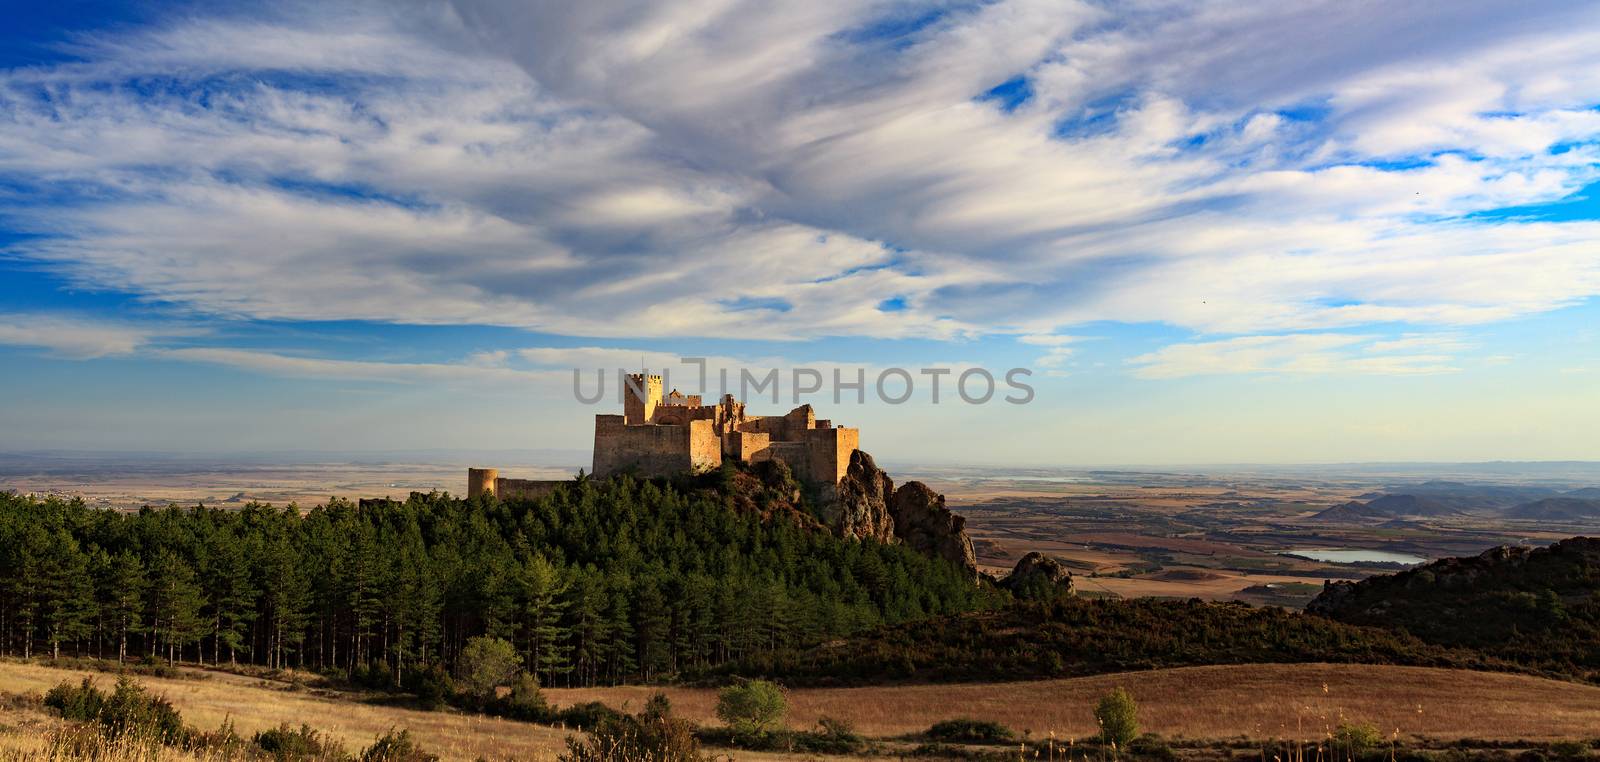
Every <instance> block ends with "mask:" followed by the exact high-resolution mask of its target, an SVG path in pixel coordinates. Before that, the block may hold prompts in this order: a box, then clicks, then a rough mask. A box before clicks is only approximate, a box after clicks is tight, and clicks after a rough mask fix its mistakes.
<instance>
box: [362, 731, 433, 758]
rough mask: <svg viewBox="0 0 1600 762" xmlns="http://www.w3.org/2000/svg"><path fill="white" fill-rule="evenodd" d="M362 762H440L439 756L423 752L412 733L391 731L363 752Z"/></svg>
mask: <svg viewBox="0 0 1600 762" xmlns="http://www.w3.org/2000/svg"><path fill="white" fill-rule="evenodd" d="M358 759H359V760H360V761H361V762H438V759H439V757H438V755H435V754H429V753H428V752H426V751H423V750H422V747H421V746H419V745H418V744H417V742H416V740H415V739H413V738H412V737H411V731H409V730H404V729H402V730H400V731H399V732H398V733H397V732H395V731H394V730H393V729H391V730H390V731H389V732H387V733H384V734H383V735H381V736H379V737H378V739H377V740H375V741H373V742H372V745H371V746H368V747H367V748H365V749H362V750H361V756H360V757H358Z"/></svg>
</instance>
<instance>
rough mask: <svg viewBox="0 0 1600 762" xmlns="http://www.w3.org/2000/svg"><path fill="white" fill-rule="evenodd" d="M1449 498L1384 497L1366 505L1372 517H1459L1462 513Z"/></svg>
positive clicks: (1422, 496) (1423, 496)
mask: <svg viewBox="0 0 1600 762" xmlns="http://www.w3.org/2000/svg"><path fill="white" fill-rule="evenodd" d="M1456 502H1457V501H1455V500H1453V499H1449V498H1438V497H1430V496H1427V495H1409V494H1408V495H1384V496H1383V497H1380V498H1378V499H1376V500H1373V501H1371V502H1369V503H1367V505H1366V510H1367V511H1368V512H1369V513H1370V514H1371V515H1374V516H1387V517H1395V516H1459V515H1461V514H1462V513H1463V511H1462V510H1461V508H1459V507H1458V506H1457V505H1456V504H1455V503H1456Z"/></svg>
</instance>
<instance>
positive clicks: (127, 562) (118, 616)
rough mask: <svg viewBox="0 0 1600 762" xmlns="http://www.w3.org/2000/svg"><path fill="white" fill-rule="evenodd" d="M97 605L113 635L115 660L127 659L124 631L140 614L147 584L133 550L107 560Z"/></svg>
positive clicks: (125, 634) (127, 632) (125, 631)
mask: <svg viewBox="0 0 1600 762" xmlns="http://www.w3.org/2000/svg"><path fill="white" fill-rule="evenodd" d="M104 582H105V585H104V588H103V590H102V593H101V607H102V609H101V610H102V611H103V612H104V614H105V617H106V618H107V620H109V622H110V624H111V629H112V632H113V633H114V634H115V635H116V638H117V663H118V664H121V663H123V662H124V661H127V659H128V634H129V633H130V632H132V631H133V630H134V628H135V627H136V626H137V625H138V623H139V619H140V615H141V614H143V613H144V596H145V592H146V590H147V589H148V587H149V584H148V582H147V581H146V580H145V574H144V563H143V562H141V561H140V560H139V556H138V555H137V554H135V553H134V552H133V551H130V550H124V551H122V552H120V553H118V554H117V555H116V557H115V558H113V559H111V571H110V574H108V575H107V577H106V579H105V580H104Z"/></svg>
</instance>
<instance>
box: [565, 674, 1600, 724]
mask: <svg viewBox="0 0 1600 762" xmlns="http://www.w3.org/2000/svg"><path fill="white" fill-rule="evenodd" d="M1117 686H1122V687H1125V688H1127V689H1128V690H1129V691H1131V692H1132V693H1133V695H1134V697H1135V698H1136V699H1137V700H1138V702H1139V706H1140V716H1141V718H1142V721H1143V725H1144V727H1145V729H1146V730H1148V731H1152V732H1156V733H1161V734H1163V735H1166V736H1170V737H1184V738H1190V739H1222V738H1234V737H1239V736H1247V737H1253V738H1294V737H1297V736H1298V737H1301V738H1307V739H1311V738H1316V737H1318V736H1320V735H1322V734H1323V733H1324V732H1325V729H1327V728H1331V727H1332V726H1336V725H1337V724H1338V722H1339V718H1340V717H1341V716H1343V717H1345V718H1347V719H1349V720H1352V721H1358V722H1372V723H1375V724H1376V725H1378V726H1379V727H1381V728H1383V729H1384V731H1385V732H1386V733H1388V732H1390V731H1393V730H1399V731H1400V734H1401V736H1402V737H1424V736H1425V737H1432V738H1443V739H1452V740H1454V739H1458V738H1478V739H1497V740H1519V739H1525V740H1540V739H1561V738H1574V737H1585V738H1587V737H1592V736H1600V687H1593V686H1586V685H1576V684H1573V683H1565V682H1559V681H1554V680H1542V679H1539V678H1532V677H1524V676H1520V675H1504V674H1495V673H1486V672H1465V671H1459V670H1445V669H1428V668H1417V667H1384V666H1359V665H1358V666H1351V665H1331V664H1266V665H1247V666H1228V667H1190V668H1184V669H1168V670H1155V671H1150V672H1132V673H1123V674H1117V675H1101V676H1096V677H1087V678H1074V679H1069V680H1041V681H1033V682H1017V683H984V684H968V685H915V686H892V687H881V688H838V689H807V690H794V691H790V693H789V702H790V714H789V724H790V725H791V726H792V727H795V728H804V727H809V726H811V725H813V724H815V723H816V721H817V719H818V718H819V717H824V716H831V717H840V718H844V719H847V720H850V721H852V722H854V723H855V725H856V727H857V729H858V730H859V731H861V732H862V733H865V734H867V735H870V736H877V737H884V736H895V735H903V734H906V733H912V732H916V731H920V730H925V729H927V727H928V726H930V725H932V724H933V723H935V722H937V721H939V720H944V719H950V718H953V717H972V718H975V719H985V720H994V721H997V722H1001V723H1004V724H1006V725H1008V726H1010V727H1012V728H1015V729H1017V730H1019V731H1020V730H1030V731H1032V732H1033V733H1034V734H1035V735H1042V734H1046V733H1050V732H1054V733H1055V734H1056V735H1057V736H1060V737H1069V736H1072V737H1080V738H1081V737H1084V736H1087V735H1090V734H1092V733H1094V732H1095V721H1094V717H1093V715H1092V714H1091V711H1092V708H1093V707H1094V704H1095V702H1096V701H1097V700H1098V699H1099V698H1100V697H1101V696H1103V695H1104V694H1105V693H1107V692H1109V691H1110V690H1111V689H1112V688H1115V687H1117ZM653 690H654V689H652V688H645V687H617V688H597V689H589V690H577V689H574V690H551V691H548V694H549V695H550V697H551V698H552V700H554V701H556V702H557V703H562V704H565V703H571V702H576V701H591V700H593V701H602V702H605V703H607V704H611V705H615V706H621V705H623V704H630V705H632V706H633V707H635V708H637V707H639V706H642V705H643V703H644V701H645V700H646V699H647V698H648V697H649V695H650V693H651V692H653ZM666 692H667V694H668V696H670V697H671V698H672V700H673V706H674V708H675V711H677V712H678V713H679V714H681V715H683V716H685V717H687V718H689V719H691V720H693V721H695V722H700V723H715V722H716V719H715V715H714V713H713V708H714V706H715V700H716V697H715V692H714V691H711V690H709V689H693V688H669V689H667V691H666Z"/></svg>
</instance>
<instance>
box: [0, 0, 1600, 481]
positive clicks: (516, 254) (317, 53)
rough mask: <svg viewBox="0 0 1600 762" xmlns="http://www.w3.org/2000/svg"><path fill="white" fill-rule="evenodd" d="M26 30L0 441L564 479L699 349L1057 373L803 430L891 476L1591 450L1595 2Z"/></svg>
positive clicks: (830, 406)
mask: <svg viewBox="0 0 1600 762" xmlns="http://www.w3.org/2000/svg"><path fill="white" fill-rule="evenodd" d="M11 16H12V17H14V19H15V21H14V23H9V24H8V25H7V28H6V29H5V30H0V364H3V367H4V368H6V370H7V372H6V373H4V374H3V375H0V395H3V398H4V399H5V404H3V405H0V431H4V432H6V434H7V437H6V441H5V442H4V444H3V447H0V449H4V450H7V451H22V450H46V449H65V450H138V449H145V448H148V449H153V450H170V451H185V452H192V451H196V450H213V451H217V452H248V451H269V450H351V451H375V450H396V449H399V450H424V449H468V450H525V449H541V448H543V449H573V450H581V449H585V448H587V447H588V446H589V444H590V440H591V436H592V433H591V432H592V420H593V419H592V417H591V416H592V415H593V414H594V413H596V412H614V408H615V407H616V405H615V403H614V401H613V400H611V399H610V398H608V399H607V400H606V401H605V402H603V403H601V404H600V405H595V406H590V405H584V404H580V403H578V402H577V401H575V400H574V399H573V394H572V389H571V373H572V369H573V368H584V369H616V368H636V367H638V366H640V365H641V364H642V365H644V366H646V367H650V368H652V369H656V368H661V367H667V366H670V367H672V368H673V369H674V373H677V372H679V371H680V370H682V368H681V366H679V365H677V363H678V360H679V358H683V357H705V358H708V362H709V363H710V364H711V365H712V367H714V368H723V367H725V368H733V369H737V368H741V367H750V368H759V369H764V368H773V367H776V368H781V369H788V368H793V367H795V366H808V367H816V368H821V369H825V370H831V369H834V368H841V369H847V370H853V369H855V368H864V369H866V370H867V372H868V373H869V374H874V373H876V372H877V371H878V370H879V369H882V368H885V367H890V366H899V367H905V368H909V369H912V372H913V374H915V373H916V370H917V369H921V368H951V369H954V370H955V371H956V372H959V371H960V370H961V369H963V368H966V367H973V366H978V367H984V368H988V369H990V370H991V371H993V372H994V373H995V375H996V376H1000V375H1002V374H1003V373H1004V372H1005V371H1006V370H1007V369H1009V368H1016V367H1026V368H1031V369H1032V370H1033V371H1034V375H1033V376H1032V377H1031V379H1030V380H1029V381H1030V383H1031V385H1032V386H1033V388H1034V389H1035V390H1036V397H1035V399H1034V400H1033V402H1031V403H1030V404H1027V405H1009V404H1004V403H1002V402H999V401H998V400H996V401H994V402H991V403H990V404H986V405H967V404H962V403H960V402H959V401H953V400H951V398H950V395H949V388H948V386H947V387H946V398H945V400H944V401H943V402H942V404H939V405H934V404H931V401H930V400H929V399H927V397H926V390H925V388H924V389H923V390H922V391H921V392H920V393H919V394H918V396H917V397H916V398H915V399H914V400H913V402H911V403H908V404H905V405H885V404H881V403H869V404H866V405H859V406H858V405H853V404H848V403H847V404H840V405H835V404H834V403H833V401H832V399H831V396H830V395H828V394H826V393H824V394H822V395H816V396H813V397H810V398H807V399H805V400H802V401H807V402H811V403H812V404H814V405H816V406H817V408H818V410H819V411H820V412H821V414H822V415H823V416H825V417H830V418H832V419H834V420H836V421H839V422H842V423H845V424H847V425H852V426H858V427H860V428H861V429H862V445H863V447H864V448H865V449H869V450H871V451H872V452H874V453H875V454H877V455H878V456H879V457H880V458H889V459H890V460H893V461H899V462H958V463H959V462H982V463H994V462H1005V461H1014V462H1018V463H1026V464H1039V463H1059V464H1064V465H1065V464H1108V463H1128V464H1190V463H1336V462H1375V461H1399V462H1416V461H1431V462H1459V461H1488V460H1517V461H1535V460H1600V437H1595V436H1594V432H1595V431H1600V391H1597V389H1600V298H1597V296H1600V6H1596V5H1594V4H1592V3H1580V2H1538V3H1528V4H1520V5H1517V6H1515V7H1512V6H1509V5H1506V4H1503V3H1492V2H1462V3H1448V4H1445V3H1412V4H1406V5H1403V6H1395V7H1383V8H1378V7H1376V6H1371V5H1365V4H1349V3H1339V2H1313V3H1297V4H1293V5H1292V6H1291V5H1285V4H1277V3H1264V2H1260V3H1238V2H1222V1H1221V0H1218V1H1216V2H1195V3H1186V4H1174V3H1169V2H1157V1H1152V2H1128V3H1101V2H1034V1H1032V0H998V1H996V2H984V3H964V2H938V3H914V2H850V1H845V0H819V1H818V2H810V3H786V4H773V3H756V2H722V1H720V0H719V1H718V2H688V3H674V4H670V5H662V4H650V3H638V2H610V1H609V0H597V1H596V2H589V3H583V4H580V5H576V6H574V5H572V4H567V3H543V2H534V3H527V2H512V1H511V0H416V1H411V2H399V3H378V2H345V3H322V4H314V3H289V4H275V5H273V6H272V7H271V8H270V9H264V8H261V7H258V6H255V5H248V4H231V3H208V4H198V3H187V2H173V3H159V4H150V3H117V2H99V1H98V0H97V1H96V2H90V3H81V4H74V5H73V6H72V7H70V8H54V7H35V8H18V9H15V10H14V12H13V13H12V14H11ZM870 377H871V376H870V375H869V378H870ZM920 380H921V377H920V376H919V381H920ZM869 383H870V382H869ZM947 383H948V382H947ZM1004 391H1005V390H1004V389H1002V390H1001V393H1002V394H1003V393H1004ZM791 402H792V401H791V399H790V398H789V397H788V394H787V382H786V385H785V394H784V397H783V398H782V399H781V400H780V402H779V403H777V404H773V403H771V402H769V401H756V400H752V401H751V405H752V409H759V411H760V412H764V413H771V412H780V411H781V410H783V409H787V408H788V407H789V406H791Z"/></svg>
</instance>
